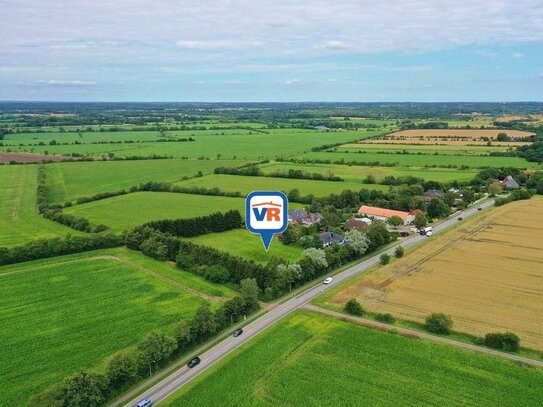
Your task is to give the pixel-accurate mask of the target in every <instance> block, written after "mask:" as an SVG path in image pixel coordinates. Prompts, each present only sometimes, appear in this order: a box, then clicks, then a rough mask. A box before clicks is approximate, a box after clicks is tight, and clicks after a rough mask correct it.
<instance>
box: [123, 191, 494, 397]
mask: <svg viewBox="0 0 543 407" xmlns="http://www.w3.org/2000/svg"><path fill="white" fill-rule="evenodd" d="M492 205H494V201H493V200H488V201H485V202H483V203H481V204H480V205H476V206H474V207H471V208H469V209H466V210H465V211H462V212H460V213H457V214H454V215H453V216H451V218H450V219H447V220H445V221H443V222H441V223H440V224H438V225H436V226H433V234H434V235H435V234H438V233H440V232H442V231H444V230H445V229H447V228H449V227H451V226H453V225H456V224H458V223H459V221H458V217H462V218H464V219H467V218H469V217H471V216H473V215H475V214H476V213H477V212H478V210H477V208H478V207H481V208H483V209H486V208H488V207H490V206H492ZM425 239H432V237H426V236H421V235H413V236H410V237H407V238H405V239H403V240H402V241H401V242H399V243H398V245H400V244H401V245H402V246H403V247H404V248H409V247H411V246H414V245H416V244H417V243H420V242H421V241H423V240H425ZM398 245H395V246H393V247H392V248H390V249H388V250H387V251H386V253H388V254H390V255H391V256H392V255H394V249H395V248H396V246H398ZM381 254H382V253H379V254H376V255H375V256H373V257H370V258H369V259H366V260H364V261H362V262H360V263H358V264H356V265H354V266H352V267H350V268H348V269H347V270H345V271H342V272H341V273H338V274H336V275H335V276H334V279H333V281H332V283H330V284H328V285H324V284H322V283H319V284H317V285H315V286H314V287H312V288H309V289H308V290H306V291H305V292H303V293H301V294H300V295H298V296H296V297H294V298H292V299H290V300H288V301H285V302H284V303H282V304H280V305H279V306H277V307H276V308H274V309H272V310H270V311H269V312H267V313H266V314H264V315H263V316H262V317H260V318H258V319H256V320H254V321H253V322H251V323H250V324H248V325H247V326H245V327H244V328H243V335H241V336H239V337H237V338H234V337H228V338H227V339H225V340H223V341H222V342H219V343H218V344H217V345H215V346H214V347H212V348H211V349H209V350H208V351H206V352H205V353H203V354H202V355H199V356H200V358H201V360H202V361H201V363H200V364H199V365H197V366H196V367H193V368H192V369H189V368H188V367H186V366H184V367H182V368H180V369H178V370H176V371H175V372H173V373H172V374H171V375H169V376H168V377H166V378H165V379H164V380H162V381H161V382H159V383H157V384H156V385H155V386H153V387H151V388H150V389H149V390H147V391H145V392H144V393H143V394H141V395H140V396H138V397H137V398H135V399H133V400H132V401H130V402H128V403H127V404H126V406H136V405H137V403H138V402H139V401H140V400H142V399H149V400H151V401H153V403H154V404H156V403H158V402H160V401H161V400H163V399H164V398H166V397H168V396H169V395H170V394H171V393H173V392H174V391H176V390H177V389H179V388H180V387H181V386H183V385H184V384H185V383H187V382H188V381H190V380H191V379H193V378H194V377H196V376H197V375H198V374H200V373H202V372H203V371H204V370H206V369H208V368H209V367H210V366H212V365H213V364H215V363H216V362H217V361H219V360H220V359H222V358H223V357H225V356H226V355H228V354H229V353H230V352H232V351H233V350H235V349H236V348H238V347H239V346H240V345H242V344H243V343H245V342H247V341H249V340H250V339H252V338H253V337H255V336H256V335H258V334H259V333H260V332H262V331H263V330H265V329H266V328H268V327H270V326H271V325H273V324H274V323H275V322H277V321H278V320H280V319H281V318H283V317H285V316H286V315H288V314H290V313H291V312H292V311H294V310H296V309H298V308H300V307H303V306H304V305H305V304H307V303H308V302H309V301H311V300H312V299H313V298H315V297H316V296H318V295H320V294H321V293H322V292H323V291H325V290H329V289H331V288H332V287H334V286H335V285H337V284H340V283H341V282H342V281H344V280H346V279H348V278H351V277H352V276H354V275H356V274H359V273H361V272H363V271H366V270H368V269H369V268H371V267H373V266H375V265H376V264H378V263H379V261H380V259H379V257H380V255H381ZM323 278H324V277H323Z"/></svg>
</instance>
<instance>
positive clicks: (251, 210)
mask: <svg viewBox="0 0 543 407" xmlns="http://www.w3.org/2000/svg"><path fill="white" fill-rule="evenodd" d="M287 213H288V200H287V197H286V195H285V194H284V193H282V192H278V191H256V192H251V193H250V194H249V195H247V198H245V226H246V227H247V230H249V232H251V233H255V234H259V235H260V237H261V238H262V243H264V248H265V249H266V251H267V250H268V248H269V247H270V243H271V240H272V238H273V235H275V234H277V233H281V232H284V231H285V229H286V228H287V226H288V219H287Z"/></svg>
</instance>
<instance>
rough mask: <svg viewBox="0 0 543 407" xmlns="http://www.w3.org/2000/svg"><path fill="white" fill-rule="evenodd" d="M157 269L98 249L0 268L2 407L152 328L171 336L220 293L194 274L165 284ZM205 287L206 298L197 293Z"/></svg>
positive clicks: (99, 360) (96, 363)
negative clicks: (211, 294) (212, 295)
mask: <svg viewBox="0 0 543 407" xmlns="http://www.w3.org/2000/svg"><path fill="white" fill-rule="evenodd" d="M151 263H154V264H151ZM155 264H161V263H159V262H156V261H153V260H151V259H148V258H144V257H143V255H141V254H138V253H135V252H133V253H130V254H128V255H127V256H126V255H125V254H124V253H123V251H122V250H101V251H97V252H89V253H83V254H76V255H71V256H62V257H56V258H54V259H48V260H38V261H34V262H30V263H20V264H17V265H13V266H3V267H0V281H1V284H0V323H1V325H2V329H1V330H0V341H1V342H2V353H3V355H4V356H3V357H2V364H1V365H0V376H1V377H2V388H1V389H0V397H1V400H2V403H1V404H2V405H12V406H15V405H24V403H25V400H26V399H27V398H28V397H29V396H31V395H33V394H36V393H37V392H40V391H42V390H44V389H45V388H47V387H48V386H51V385H53V384H55V383H57V382H58V381H60V380H62V379H63V378H64V377H65V376H67V375H69V374H72V373H74V372H75V371H77V370H79V369H82V368H94V367H100V366H102V365H103V363H104V360H105V359H106V358H108V357H109V356H110V355H111V354H113V353H115V352H117V351H120V350H122V349H125V348H127V347H130V346H133V345H134V344H136V343H137V342H138V341H139V340H141V339H142V338H143V337H144V336H145V335H146V334H147V333H148V332H150V331H151V330H153V329H160V330H161V331H164V332H167V333H172V332H173V329H174V327H175V325H176V324H177V322H178V321H179V320H180V319H183V318H189V317H191V316H192V315H193V314H194V312H195V311H196V309H197V308H198V307H199V306H200V305H202V304H204V303H207V302H208V301H207V295H208V294H209V290H213V291H214V290H215V288H217V287H216V286H215V285H211V284H209V283H208V282H205V281H203V280H202V279H198V278H197V277H195V276H190V279H189V280H183V281H181V280H176V283H172V282H170V281H169V280H168V281H165V280H163V279H162V278H161V276H162V275H163V271H164V270H163V269H161V268H160V267H158V268H155V267H150V266H154V265H155ZM178 273H179V274H180V275H181V274H182V273H183V272H182V271H179V272H178ZM166 277H168V276H167V275H166ZM191 280H194V281H197V282H198V281H199V284H197V285H194V286H193V285H192V284H191ZM202 287H209V288H208V289H206V291H208V292H207V293H206V292H198V291H195V290H197V289H198V288H202Z"/></svg>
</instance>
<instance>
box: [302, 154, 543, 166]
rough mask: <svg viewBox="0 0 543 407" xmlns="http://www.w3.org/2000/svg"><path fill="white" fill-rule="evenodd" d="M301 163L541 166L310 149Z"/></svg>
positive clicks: (484, 159)
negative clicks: (312, 150) (314, 150)
mask: <svg viewBox="0 0 543 407" xmlns="http://www.w3.org/2000/svg"><path fill="white" fill-rule="evenodd" d="M295 158H296V159H297V160H298V161H300V162H313V161H315V160H319V161H322V162H330V163H332V164H337V163H339V164H353V165H356V164H361V165H370V163H379V165H394V166H398V167H418V168H424V167H452V168H454V167H462V166H465V167H468V168H471V169H473V168H484V167H515V168H529V169H536V168H537V169H540V168H542V166H541V164H537V163H534V162H529V161H526V160H524V159H522V158H520V157H491V156H481V157H476V158H474V157H472V156H469V155H433V154H429V155H418V154H401V153H399V154H395V153H393V154H380V153H374V152H362V151H359V152H356V153H348V152H342V153H341V152H310V153H306V154H303V155H299V156H296V157H295Z"/></svg>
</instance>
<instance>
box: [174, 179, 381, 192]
mask: <svg viewBox="0 0 543 407" xmlns="http://www.w3.org/2000/svg"><path fill="white" fill-rule="evenodd" d="M177 185H179V186H185V187H189V186H190V187H205V188H213V187H218V188H219V189H220V190H221V191H227V192H241V193H242V194H248V193H249V192H252V191H257V190H279V191H284V192H288V191H290V190H291V189H295V188H296V189H298V190H299V191H300V194H302V195H309V194H313V195H315V196H328V195H330V194H332V193H335V194H338V193H340V192H341V191H344V190H346V189H351V190H354V191H358V190H360V189H362V188H368V189H378V190H380V191H387V190H388V189H389V187H388V186H386V185H378V184H371V185H370V184H362V183H361V182H352V181H346V182H341V181H338V182H330V181H314V180H306V179H289V178H272V177H248V176H238V175H222V174H213V175H207V176H204V177H200V178H193V179H190V180H187V181H182V182H179V183H177Z"/></svg>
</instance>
